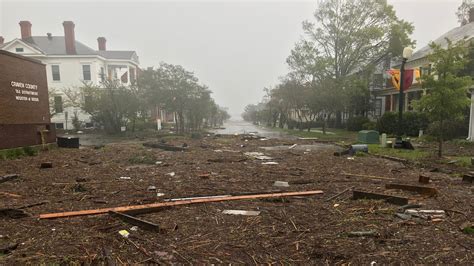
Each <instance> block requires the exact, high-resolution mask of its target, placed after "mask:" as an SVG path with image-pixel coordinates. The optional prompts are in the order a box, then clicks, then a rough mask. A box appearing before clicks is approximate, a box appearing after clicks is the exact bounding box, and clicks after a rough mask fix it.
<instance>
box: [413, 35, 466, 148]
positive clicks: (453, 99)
mask: <svg viewBox="0 0 474 266" xmlns="http://www.w3.org/2000/svg"><path fill="white" fill-rule="evenodd" d="M447 41H448V47H447V48H446V49H443V48H441V46H440V45H437V44H435V43H431V44H430V47H431V49H433V52H432V54H431V55H429V56H428V59H429V60H430V62H432V64H433V72H432V75H426V76H423V77H422V82H423V83H424V86H425V87H426V88H429V91H428V94H426V95H424V96H422V98H421V99H420V100H419V101H415V103H414V107H415V109H416V110H418V111H421V112H423V113H426V114H427V115H428V117H429V119H430V121H431V123H433V124H434V125H436V130H435V131H434V132H432V135H434V136H435V137H436V138H437V140H438V157H442V154H443V142H444V141H445V140H446V135H445V133H444V132H445V131H447V130H448V128H447V122H448V121H453V120H461V119H462V116H463V112H464V111H465V109H466V108H468V106H469V104H470V100H469V98H468V97H467V92H468V90H467V89H468V87H469V85H470V84H471V83H472V78H471V77H470V76H459V74H460V73H461V71H462V70H463V69H464V68H465V65H466V63H467V59H466V54H467V49H466V42H464V41H460V42H458V43H457V44H453V43H452V42H451V41H450V40H447Z"/></svg>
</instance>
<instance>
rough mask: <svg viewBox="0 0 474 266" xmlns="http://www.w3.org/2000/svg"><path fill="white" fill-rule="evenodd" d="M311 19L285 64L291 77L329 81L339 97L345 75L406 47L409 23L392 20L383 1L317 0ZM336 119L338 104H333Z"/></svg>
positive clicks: (398, 52) (393, 54)
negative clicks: (316, 6)
mask: <svg viewBox="0 0 474 266" xmlns="http://www.w3.org/2000/svg"><path fill="white" fill-rule="evenodd" d="M314 18H315V21H314V22H310V21H305V22H304V23H303V30H304V32H305V39H303V40H302V41H300V42H299V43H297V44H296V46H295V48H294V49H293V50H292V52H291V54H290V56H289V57H288V59H287V63H288V65H289V66H290V70H291V71H292V73H291V75H293V76H295V77H298V78H301V79H302V80H303V81H305V82H310V83H312V84H314V82H323V80H324V82H327V81H326V79H333V80H334V81H333V82H332V83H333V86H331V87H332V88H334V89H335V90H334V92H333V93H334V94H337V96H339V97H340V99H341V101H343V99H344V96H343V95H342V94H338V93H343V90H340V88H341V87H343V86H344V85H345V83H346V79H347V77H349V76H351V75H353V74H355V73H357V72H360V71H361V70H363V69H364V68H365V67H366V66H369V65H370V64H374V63H377V62H379V61H381V60H383V59H384V58H385V57H387V56H399V55H401V51H402V49H403V47H405V46H407V45H412V44H413V42H412V41H411V40H410V38H409V34H411V33H412V32H413V26H412V24H410V23H408V22H406V21H403V20H400V19H398V18H397V16H396V14H395V11H394V10H393V7H392V6H391V5H388V4H387V1H386V0H322V1H321V2H320V4H319V7H318V9H317V10H316V12H315V13H314ZM339 106H340V107H341V109H340V110H338V111H337V115H338V117H340V115H339V114H340V112H342V111H343V107H344V105H339Z"/></svg>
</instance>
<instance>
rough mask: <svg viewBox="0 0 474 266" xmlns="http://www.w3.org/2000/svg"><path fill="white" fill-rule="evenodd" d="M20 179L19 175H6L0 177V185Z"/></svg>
mask: <svg viewBox="0 0 474 266" xmlns="http://www.w3.org/2000/svg"><path fill="white" fill-rule="evenodd" d="M19 177H20V175H18V174H11V175H4V176H1V177H0V183H4V182H7V181H10V180H14V179H17V178H19Z"/></svg>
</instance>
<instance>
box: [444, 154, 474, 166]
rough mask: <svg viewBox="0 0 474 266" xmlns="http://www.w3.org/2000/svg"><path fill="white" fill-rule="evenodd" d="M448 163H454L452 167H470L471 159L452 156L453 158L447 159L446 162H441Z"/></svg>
mask: <svg viewBox="0 0 474 266" xmlns="http://www.w3.org/2000/svg"><path fill="white" fill-rule="evenodd" d="M449 162H454V165H457V166H460V167H470V166H471V165H472V164H471V157H469V156H454V157H449V158H448V159H447V160H443V163H446V164H447V163H449Z"/></svg>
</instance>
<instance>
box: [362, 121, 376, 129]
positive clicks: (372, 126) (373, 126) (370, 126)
mask: <svg viewBox="0 0 474 266" xmlns="http://www.w3.org/2000/svg"><path fill="white" fill-rule="evenodd" d="M362 129H365V130H376V129H377V122H374V121H369V122H367V123H365V124H363V125H362Z"/></svg>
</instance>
